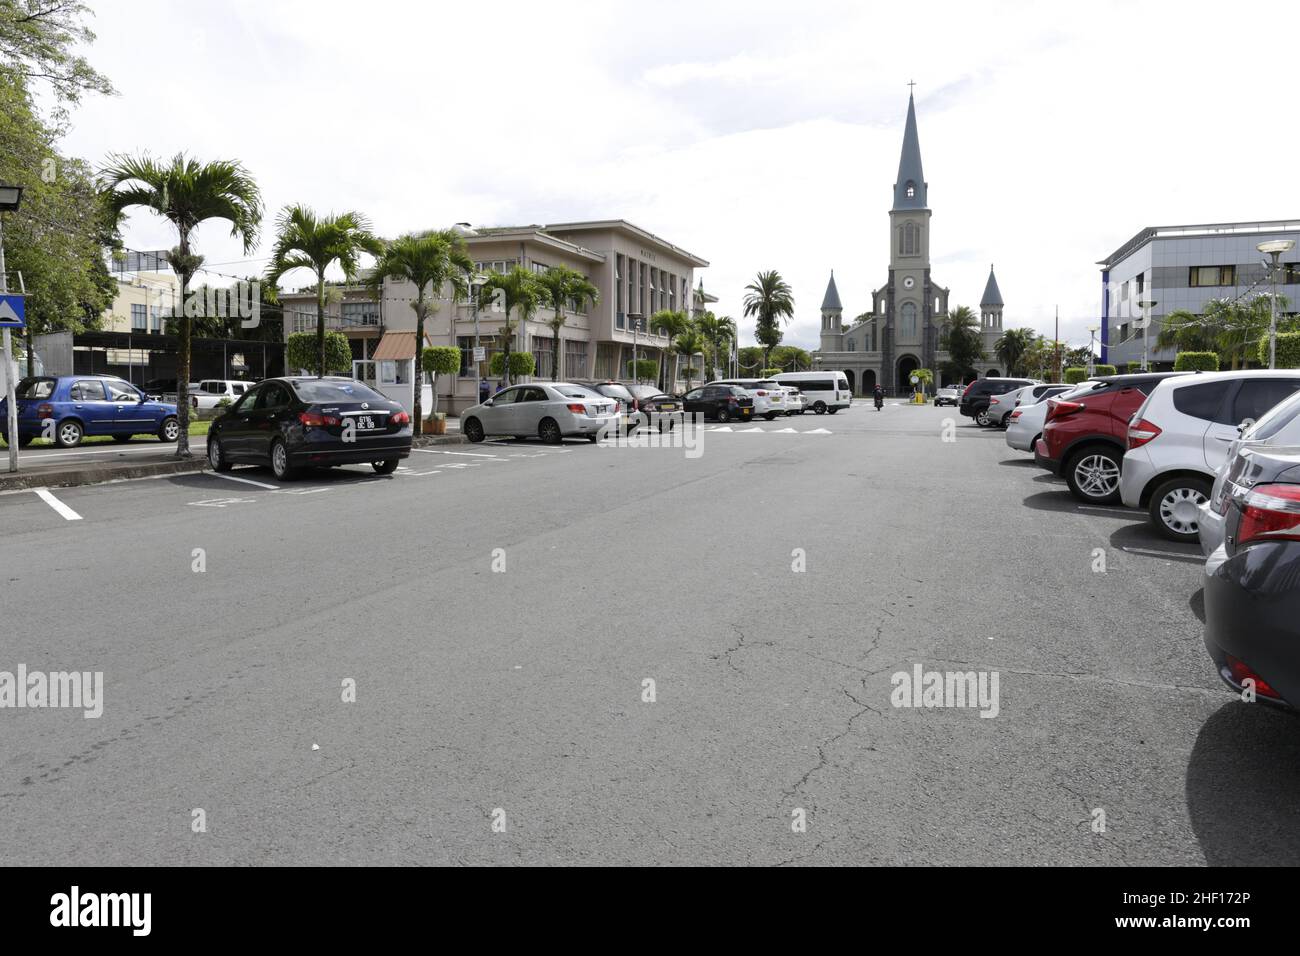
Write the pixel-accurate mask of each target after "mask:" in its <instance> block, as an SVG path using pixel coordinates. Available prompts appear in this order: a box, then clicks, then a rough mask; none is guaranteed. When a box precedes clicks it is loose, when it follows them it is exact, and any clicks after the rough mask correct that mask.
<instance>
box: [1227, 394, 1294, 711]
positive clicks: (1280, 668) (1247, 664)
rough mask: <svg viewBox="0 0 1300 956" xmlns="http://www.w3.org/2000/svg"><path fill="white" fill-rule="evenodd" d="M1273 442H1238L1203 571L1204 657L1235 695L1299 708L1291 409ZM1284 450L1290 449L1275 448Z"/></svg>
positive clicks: (1292, 409)
mask: <svg viewBox="0 0 1300 956" xmlns="http://www.w3.org/2000/svg"><path fill="white" fill-rule="evenodd" d="M1289 404H1290V405H1291V408H1290V409H1289V416H1290V417H1289V418H1288V420H1287V421H1286V422H1285V423H1284V424H1282V425H1281V426H1280V427H1279V431H1278V433H1277V434H1275V435H1274V436H1273V437H1274V441H1269V440H1263V441H1251V442H1242V443H1241V445H1240V447H1239V449H1238V451H1237V453H1236V456H1235V457H1234V459H1233V461H1232V463H1231V464H1230V465H1229V476H1230V477H1229V481H1230V484H1225V488H1226V489H1227V494H1226V495H1224V496H1223V497H1222V498H1221V499H1219V500H1218V502H1217V507H1219V508H1221V509H1222V511H1223V517H1224V530H1225V532H1226V533H1225V535H1224V538H1223V543H1222V544H1220V545H1219V546H1218V547H1217V548H1216V549H1215V551H1214V552H1213V553H1212V554H1211V556H1210V558H1209V560H1208V561H1206V564H1205V575H1204V584H1205V630H1204V641H1205V649H1206V651H1208V652H1209V655H1210V659H1211V660H1212V661H1213V662H1214V667H1215V670H1216V671H1218V674H1219V677H1220V678H1221V679H1222V680H1223V681H1224V683H1226V684H1227V685H1228V686H1229V687H1231V688H1232V689H1233V690H1234V691H1236V692H1237V693H1241V691H1242V690H1243V689H1244V685H1245V682H1246V681H1247V680H1251V681H1253V682H1254V689H1255V695H1256V699H1257V700H1259V701H1262V702H1264V703H1268V704H1275V705H1279V706H1283V707H1288V708H1290V709H1292V710H1294V709H1296V708H1297V707H1300V642H1297V640H1296V621H1297V620H1300V586H1298V582H1300V446H1297V445H1295V444H1290V442H1294V441H1295V440H1296V438H1297V437H1300V436H1297V434H1296V428H1295V425H1294V420H1295V411H1296V408H1295V405H1294V402H1291V403H1289ZM1281 441H1285V442H1288V443H1287V444H1282V443H1280V442H1281Z"/></svg>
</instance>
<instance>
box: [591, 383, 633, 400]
mask: <svg viewBox="0 0 1300 956" xmlns="http://www.w3.org/2000/svg"><path fill="white" fill-rule="evenodd" d="M594 388H595V389H596V391H597V392H598V393H600V394H601V395H604V396H606V397H607V398H621V399H624V400H626V401H630V400H631V398H632V393H631V392H629V391H628V390H627V389H626V388H624V387H623V386H622V385H619V384H618V383H616V382H614V383H609V382H606V383H602V384H600V385H596V386H594Z"/></svg>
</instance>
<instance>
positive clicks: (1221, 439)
mask: <svg viewBox="0 0 1300 956" xmlns="http://www.w3.org/2000/svg"><path fill="white" fill-rule="evenodd" d="M1214 440H1215V441H1236V440H1237V439H1235V438H1227V437H1225V436H1223V435H1215V436H1214Z"/></svg>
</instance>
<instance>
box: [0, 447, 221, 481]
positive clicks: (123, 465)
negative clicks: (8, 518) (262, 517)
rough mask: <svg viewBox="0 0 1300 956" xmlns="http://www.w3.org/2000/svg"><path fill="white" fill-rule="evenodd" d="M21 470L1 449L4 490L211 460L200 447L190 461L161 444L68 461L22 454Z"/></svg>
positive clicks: (183, 467) (143, 473)
mask: <svg viewBox="0 0 1300 956" xmlns="http://www.w3.org/2000/svg"><path fill="white" fill-rule="evenodd" d="M18 461H19V464H18V468H19V470H18V472H17V473H16V474H14V473H11V472H10V471H9V452H8V450H6V449H0V491H18V490H20V489H24V488H68V487H71V486H73V485H93V484H98V483H99V482H103V481H121V480H123V479H126V478H151V477H153V476H155V475H180V474H186V473H188V472H195V471H202V470H203V469H204V468H206V467H208V461H207V459H206V458H205V457H204V456H203V450H202V448H200V449H199V450H198V452H197V454H195V457H193V458H191V459H189V460H187V461H178V460H177V459H176V446H175V445H161V444H160V445H159V446H158V449H157V451H154V450H153V449H150V450H149V451H147V452H140V451H132V452H131V453H129V454H122V455H104V456H103V457H102V460H89V461H87V460H84V459H83V460H80V461H76V462H70V461H64V460H61V459H57V458H48V459H43V458H42V457H41V456H39V455H31V454H27V455H22V454H20V456H19V460H18Z"/></svg>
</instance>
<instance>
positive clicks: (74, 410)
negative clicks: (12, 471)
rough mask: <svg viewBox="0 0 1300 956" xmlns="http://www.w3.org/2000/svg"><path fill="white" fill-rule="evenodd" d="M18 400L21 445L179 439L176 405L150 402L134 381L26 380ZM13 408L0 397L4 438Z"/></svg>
mask: <svg viewBox="0 0 1300 956" xmlns="http://www.w3.org/2000/svg"><path fill="white" fill-rule="evenodd" d="M15 395H16V397H17V400H18V445H19V447H24V446H26V445H27V444H29V443H30V442H31V440H32V439H33V438H53V439H54V441H55V442H56V443H57V444H59V445H62V446H63V447H64V448H72V447H74V446H76V445H79V444H80V443H81V439H82V438H84V437H86V436H87V435H112V436H113V438H114V439H115V440H116V441H130V439H131V436H132V435H156V436H158V440H159V441H165V442H174V441H176V439H177V438H179V437H180V433H181V429H180V423H179V422H178V421H177V418H176V406H175V405H169V404H167V403H166V402H155V401H151V400H150V399H149V397H148V396H147V395H145V394H144V392H142V391H140V389H138V388H136V387H135V386H134V385H132V384H131V383H130V382H125V381H123V380H122V379H120V378H117V377H115V376H112V375H61V376H59V377H57V378H56V377H53V376H37V377H35V378H25V379H23V380H22V381H20V382H19V383H18V387H17V389H16V390H15ZM8 413H9V409H8V408H7V406H6V403H5V400H4V399H3V398H0V438H4V439H5V441H8V440H9V436H8V435H7V434H5V430H6V429H7V428H8V424H9V415H8Z"/></svg>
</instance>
